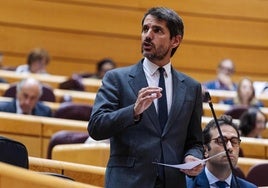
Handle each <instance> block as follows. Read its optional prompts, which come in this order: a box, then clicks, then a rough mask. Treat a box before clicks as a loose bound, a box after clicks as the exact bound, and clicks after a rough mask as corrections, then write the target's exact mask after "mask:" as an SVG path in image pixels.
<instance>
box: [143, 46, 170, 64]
mask: <svg viewBox="0 0 268 188" xmlns="http://www.w3.org/2000/svg"><path fill="white" fill-rule="evenodd" d="M164 50H165V51H164ZM141 52H142V54H143V56H144V57H146V58H148V59H149V60H150V61H154V60H157V61H160V60H163V59H164V58H165V57H166V56H167V54H168V52H169V49H161V50H158V51H157V50H156V52H155V53H150V52H149V53H147V52H144V50H143V47H142V48H141Z"/></svg>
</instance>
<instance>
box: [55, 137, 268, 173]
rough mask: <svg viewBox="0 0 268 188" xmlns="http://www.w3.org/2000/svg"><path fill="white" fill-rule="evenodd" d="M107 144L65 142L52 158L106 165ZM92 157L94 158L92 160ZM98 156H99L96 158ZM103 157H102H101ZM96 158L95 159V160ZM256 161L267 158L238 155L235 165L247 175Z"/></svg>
mask: <svg viewBox="0 0 268 188" xmlns="http://www.w3.org/2000/svg"><path fill="white" fill-rule="evenodd" d="M243 140H244V139H243ZM94 147H95V148H98V152H97V153H96V156H92V153H95V152H96V151H95V150H94ZM100 149H101V150H103V152H104V154H103V153H99V150H100ZM108 154H109V146H108V145H106V146H105V145H103V146H101V147H100V146H90V145H88V144H66V145H57V146H55V149H54V150H53V153H52V158H53V159H54V160H59V161H68V162H74V163H79V164H91V165H92V164H94V165H97V166H106V163H107V161H108ZM92 157H94V160H93V161H92ZM98 157H99V158H98ZM103 157H104V158H103ZM96 160H97V161H96ZM258 163H268V160H267V159H260V158H250V157H239V159H238V164H237V166H239V167H240V169H241V170H242V171H243V173H244V174H245V175H247V173H248V171H249V169H250V168H251V167H252V166H253V165H255V164H258Z"/></svg>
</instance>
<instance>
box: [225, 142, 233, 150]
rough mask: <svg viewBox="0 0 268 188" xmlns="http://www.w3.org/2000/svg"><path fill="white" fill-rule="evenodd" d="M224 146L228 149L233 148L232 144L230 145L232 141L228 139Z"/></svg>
mask: <svg viewBox="0 0 268 188" xmlns="http://www.w3.org/2000/svg"><path fill="white" fill-rule="evenodd" d="M226 147H227V149H228V151H229V150H231V151H232V150H233V145H232V142H231V141H230V140H228V142H227V143H226Z"/></svg>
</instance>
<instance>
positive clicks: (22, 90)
mask: <svg viewBox="0 0 268 188" xmlns="http://www.w3.org/2000/svg"><path fill="white" fill-rule="evenodd" d="M41 95H42V84H41V83H40V82H39V81H38V80H36V79H34V78H27V79H24V80H22V81H21V82H19V83H18V84H17V93H16V99H14V100H12V101H10V102H6V103H4V104H2V105H1V106H0V111H3V112H12V113H17V114H30V115H36V116H46V117H51V116H52V111H51V109H50V108H49V107H48V106H45V105H44V104H43V103H42V102H41V101H39V98H40V97H41Z"/></svg>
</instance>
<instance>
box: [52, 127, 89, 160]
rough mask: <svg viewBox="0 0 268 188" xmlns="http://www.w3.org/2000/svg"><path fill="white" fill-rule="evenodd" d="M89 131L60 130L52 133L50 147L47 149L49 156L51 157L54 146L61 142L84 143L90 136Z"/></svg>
mask: <svg viewBox="0 0 268 188" xmlns="http://www.w3.org/2000/svg"><path fill="white" fill-rule="evenodd" d="M88 136H89V135H88V133H87V132H79V131H66V130H62V131H58V132H56V133H55V134H53V135H52V137H51V138H50V141H49V144H48V149H47V158H48V159H51V153H52V149H53V148H54V146H56V145H59V144H75V143H84V142H85V141H86V140H87V138H88Z"/></svg>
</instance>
